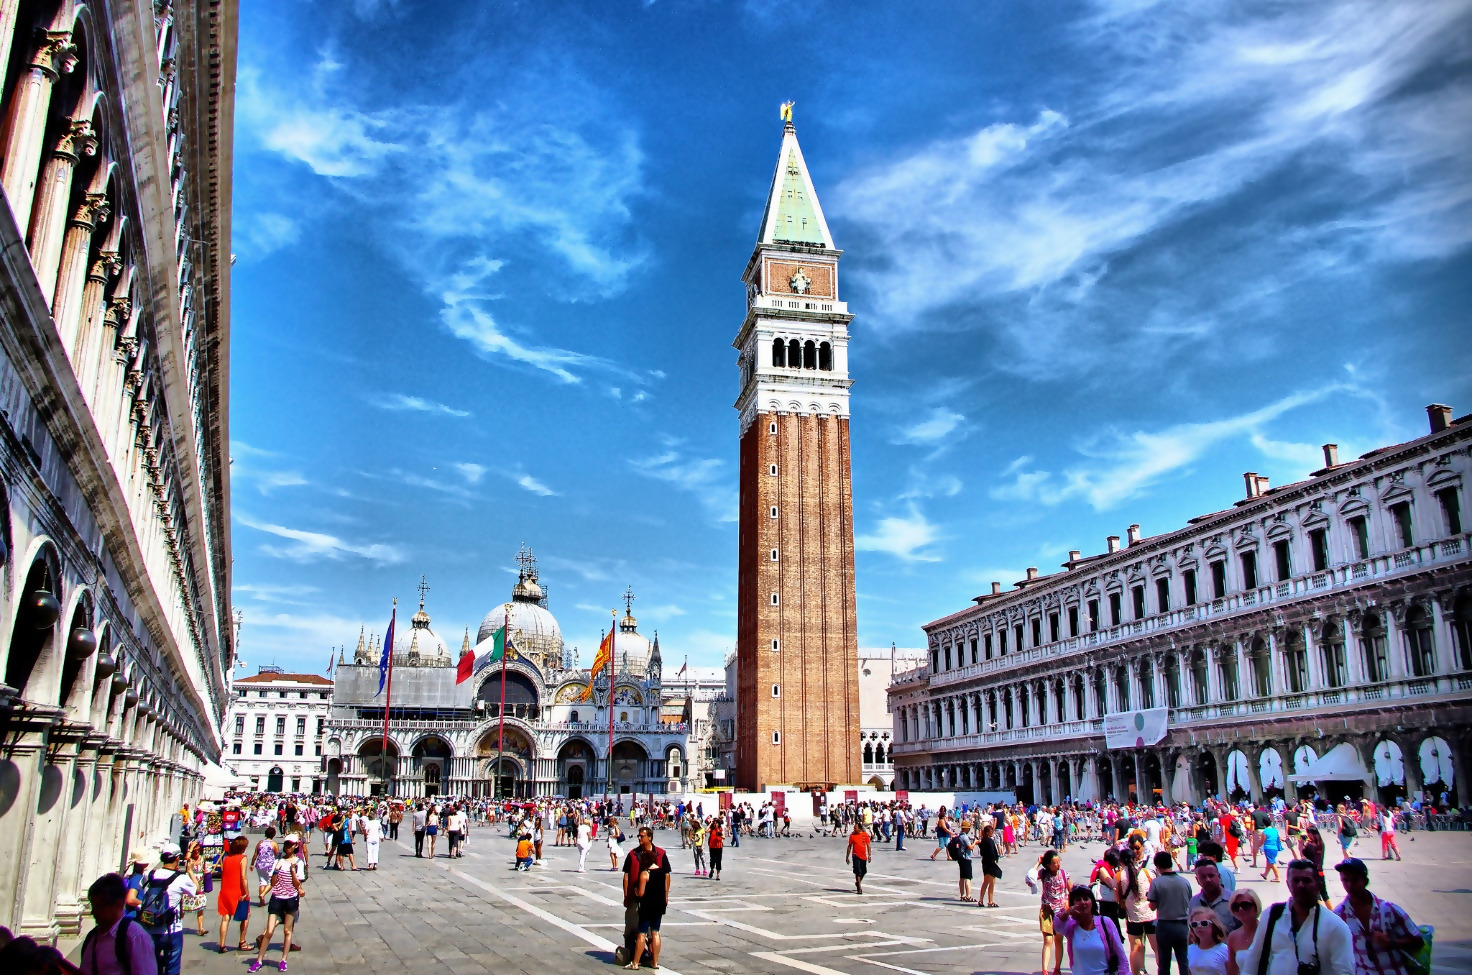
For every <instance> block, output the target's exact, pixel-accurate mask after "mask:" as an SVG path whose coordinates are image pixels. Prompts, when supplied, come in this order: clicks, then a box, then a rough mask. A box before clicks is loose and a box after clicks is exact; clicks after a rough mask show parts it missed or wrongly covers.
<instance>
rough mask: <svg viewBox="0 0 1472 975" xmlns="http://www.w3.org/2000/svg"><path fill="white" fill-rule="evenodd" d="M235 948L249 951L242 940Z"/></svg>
mask: <svg viewBox="0 0 1472 975" xmlns="http://www.w3.org/2000/svg"><path fill="white" fill-rule="evenodd" d="M235 950H236V951H250V949H249V948H248V947H246V944H245V942H244V941H242V942H241V943H240V944H238V945H236V946H235Z"/></svg>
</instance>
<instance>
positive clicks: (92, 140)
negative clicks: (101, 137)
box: [52, 118, 97, 196]
mask: <svg viewBox="0 0 1472 975" xmlns="http://www.w3.org/2000/svg"><path fill="white" fill-rule="evenodd" d="M52 152H53V153H54V154H55V155H58V156H61V157H62V158H63V159H70V160H71V161H72V162H76V161H77V160H78V159H80V158H81V157H83V156H95V155H97V133H96V132H94V131H92V120H91V119H85V118H84V119H75V118H74V119H72V120H71V122H70V124H68V125H67V127H66V130H65V131H64V132H62V133H61V137H60V138H59V139H57V140H56V148H54V149H52ZM88 195H89V196H91V195H92V194H88Z"/></svg>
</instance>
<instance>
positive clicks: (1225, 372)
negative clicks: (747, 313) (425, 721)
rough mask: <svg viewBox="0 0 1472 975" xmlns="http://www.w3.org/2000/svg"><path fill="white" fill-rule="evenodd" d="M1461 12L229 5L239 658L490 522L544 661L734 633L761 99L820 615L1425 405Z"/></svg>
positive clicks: (690, 645)
mask: <svg viewBox="0 0 1472 975" xmlns="http://www.w3.org/2000/svg"><path fill="white" fill-rule="evenodd" d="M1469 38H1472V14H1469V6H1468V4H1467V3H1465V2H1431V0H1427V2H1420V3H1393V2H1383V0H1382V2H1365V3H1357V2H1336V0H1323V2H1319V3H1314V4H1279V3H1256V4H1255V3H1212V2H1198V3H1190V4H1179V3H1164V2H1162V3H1151V2H1148V0H1115V2H1098V3H1061V2H1060V3H1047V4H1003V3H978V2H961V3H954V4H948V3H939V2H937V3H925V4H887V3H852V2H848V3H831V4H830V3H822V2H807V3H802V4H789V3H775V2H768V0H748V2H745V3H739V2H731V3H723V2H716V0H685V2H671V0H659V2H655V3H640V2H634V0H599V2H589V3H582V4H578V3H557V2H538V3H491V2H485V3H463V4H452V3H448V2H445V3H424V4H416V3H411V2H409V0H399V2H390V0H380V2H369V0H357V2H330V3H329V2H307V0H296V2H292V0H261V2H255V3H249V4H244V5H242V10H241V41H240V65H239V89H238V94H237V106H236V136H235V187H234V191H235V215H234V251H235V254H236V256H237V263H236V265H235V269H234V295H233V303H232V309H233V310H232V315H233V319H232V329H233V332H232V350H231V363H232V373H231V438H232V456H233V475H234V554H235V600H236V605H237V606H239V607H240V608H241V609H242V611H243V613H244V617H245V627H244V630H243V631H242V634H241V654H242V657H243V658H244V659H245V660H246V661H248V662H249V663H250V665H251V668H252V670H253V669H254V666H255V665H257V664H262V663H270V662H272V661H274V662H276V663H278V664H281V665H284V666H288V667H299V668H303V669H306V670H309V671H320V670H322V669H323V668H324V667H325V666H326V663H327V656H328V653H329V649H330V647H332V646H334V645H337V644H341V643H348V644H349V645H350V649H351V644H352V643H353V642H355V641H356V638H357V634H358V629H359V626H360V625H362V624H364V623H366V624H367V625H368V626H369V628H370V629H377V630H379V631H380V632H381V631H382V629H383V627H384V624H385V623H386V621H387V616H388V608H389V602H390V599H391V598H392V597H393V596H398V597H399V599H400V602H401V603H405V602H409V601H410V600H411V599H412V597H413V595H414V586H415V584H416V583H417V582H418V580H419V577H420V575H421V574H424V575H427V576H428V577H429V583H430V585H431V587H432V590H431V592H430V594H429V610H430V612H431V614H432V616H433V618H434V624H435V628H436V629H437V630H438V631H439V632H440V634H441V635H442V636H443V637H444V638H445V639H446V640H447V641H448V642H449V643H450V644H451V646H452V648H458V646H459V645H460V636H461V633H462V630H463V628H464V627H465V626H470V628H471V629H472V630H474V629H475V626H476V624H477V623H478V622H479V620H480V618H481V617H482V616H483V615H484V614H485V613H486V612H487V611H488V610H489V609H490V608H491V607H493V606H495V605H497V604H499V603H500V602H501V601H503V600H504V599H505V598H507V596H508V595H509V590H510V585H511V583H512V582H513V581H514V570H515V565H516V563H515V558H514V557H515V554H516V551H517V549H518V547H519V546H520V545H521V544H522V543H526V544H528V545H530V546H532V547H533V548H534V550H535V551H536V554H537V556H538V557H539V559H540V561H541V566H542V573H543V579H544V581H545V582H546V583H547V584H548V587H549V590H550V601H551V608H552V610H553V612H554V613H555V614H556V615H557V616H558V618H559V620H560V622H561V624H562V627H563V631H564V636H565V638H566V639H567V641H568V642H569V644H573V645H577V646H579V647H580V648H581V649H582V651H583V659H584V660H586V659H587V653H588V651H589V650H590V648H592V647H593V646H594V645H595V644H596V642H597V639H598V633H599V629H600V627H601V626H603V625H606V622H607V619H608V609H609V607H611V606H613V605H615V604H616V603H617V601H618V595H619V593H621V592H622V591H623V590H624V587H625V586H629V585H632V586H633V587H634V589H635V591H636V593H637V594H638V596H639V601H638V603H637V604H636V605H635V612H636V614H637V615H638V616H639V617H640V621H641V628H642V629H643V630H644V631H645V632H646V634H647V633H649V632H650V631H652V630H654V629H658V630H659V632H660V637H661V644H662V647H663V648H664V650H665V659H666V661H670V660H676V661H678V660H681V659H683V658H684V657H685V656H687V655H688V657H689V659H690V661H691V663H693V664H718V663H719V662H720V660H721V656H722V654H723V652H724V651H725V650H726V649H728V648H729V647H731V646H732V643H733V640H734V630H735V585H736V576H735V545H736V523H735V512H736V465H737V441H736V436H737V427H736V423H737V418H736V414H735V411H734V410H733V409H732V407H731V404H732V402H733V401H734V399H735V396H736V393H737V371H736V366H735V351H734V350H733V349H732V348H731V347H730V342H731V340H732V338H733V337H734V335H735V333H736V330H737V328H738V327H739V325H740V322H741V317H742V314H743V311H744V290H743V287H742V284H741V280H740V276H741V272H742V269H743V268H744V266H745V263H746V261H747V259H748V258H749V257H750V255H751V251H752V247H753V243H754V241H755V238H756V234H757V230H758V227H757V224H758V222H759V219H760V215H761V209H762V205H763V203H764V199H765V194H766V191H767V188H768V184H769V181H770V179H771V174H772V170H773V167H774V165H775V161H776V154H777V149H778V145H779V142H780V138H781V123H780V122H779V120H778V117H777V106H778V104H779V103H780V102H781V101H783V100H785V99H793V100H795V101H796V121H797V126H798V133H799V138H800V139H801V141H802V144H803V149H804V154H805V155H806V157H807V160H808V164H809V166H810V168H811V170H812V173H813V177H814V181H815V183H816V186H817V190H818V194H819V197H820V199H821V200H822V202H823V206H824V210H825V213H826V215H827V217H828V221H829V224H830V226H831V227H832V230H833V234H834V236H835V238H836V240H837V243H838V245H839V246H840V247H841V248H844V249H845V256H844V258H843V265H842V268H843V271H842V278H841V287H842V288H843V291H844V297H845V298H846V299H847V300H848V302H849V305H850V310H851V311H853V312H855V313H856V315H857V317H856V318H855V321H854V324H853V326H852V334H853V340H852V346H851V352H850V365H851V369H852V371H853V375H854V378H855V386H854V397H853V422H852V437H853V458H854V471H853V473H854V498H855V531H856V536H857V548H858V565H857V572H858V590H859V592H858V598H859V637H860V643H861V644H863V645H865V646H875V645H886V644H888V643H890V642H891V641H895V642H898V643H899V645H901V646H906V645H910V646H916V645H919V644H920V642H921V633H920V631H919V626H920V624H922V623H924V622H926V621H928V620H930V619H933V618H935V617H937V616H940V615H943V614H945V613H948V612H952V611H954V610H957V609H960V608H962V607H964V606H965V605H966V604H967V603H968V601H969V599H970V598H971V597H972V596H974V595H976V594H978V593H980V592H982V591H984V590H986V589H987V588H988V586H989V583H990V582H991V580H994V579H995V580H999V581H1001V582H1002V583H1003V584H1004V585H1008V586H1010V584H1011V583H1012V582H1013V581H1014V580H1016V579H1019V578H1021V577H1022V574H1023V571H1024V569H1025V568H1026V567H1027V566H1030V565H1036V566H1040V567H1042V568H1043V570H1044V571H1048V570H1049V569H1050V568H1052V567H1056V565H1057V564H1058V563H1059V562H1060V561H1061V560H1063V559H1065V558H1066V557H1067V552H1068V550H1069V549H1074V548H1077V549H1080V550H1082V551H1084V552H1085V553H1093V552H1098V551H1102V550H1103V548H1104V539H1105V536H1106V535H1123V534H1124V529H1125V527H1126V526H1127V525H1129V524H1131V523H1135V522H1138V523H1139V524H1140V525H1141V526H1142V528H1143V531H1144V533H1145V534H1147V535H1149V534H1154V533H1158V532H1162V531H1168V530H1171V529H1174V528H1176V527H1179V526H1180V525H1181V524H1183V523H1184V521H1185V519H1187V518H1189V517H1192V516H1194V515H1197V514H1201V513H1204V512H1208V511H1215V510H1219V509H1220V508H1223V507H1226V506H1227V505H1229V504H1230V503H1231V502H1233V501H1235V500H1237V499H1238V498H1239V497H1240V495H1241V492H1242V480H1241V473H1242V472H1243V471H1247V470H1253V471H1258V472H1262V473H1266V474H1268V475H1269V476H1270V477H1271V478H1272V482H1273V483H1274V484H1280V483H1283V482H1286V481H1290V480H1296V479H1298V478H1301V477H1303V476H1304V475H1305V474H1306V473H1307V472H1309V471H1311V470H1314V469H1315V468H1317V467H1319V466H1320V464H1321V460H1320V457H1321V454H1320V450H1319V445H1320V444H1322V443H1325V442H1337V443H1338V444H1340V449H1341V454H1342V455H1346V456H1350V455H1356V454H1358V453H1361V452H1363V451H1365V450H1369V449H1371V448H1373V447H1376V446H1380V445H1383V444H1386V443H1391V442H1396V441H1399V440H1405V439H1409V438H1411V437H1414V436H1418V435H1419V434H1420V433H1421V432H1422V431H1423V430H1424V429H1425V417H1424V413H1423V412H1422V407H1424V406H1425V404H1427V403H1431V402H1446V403H1451V404H1452V405H1453V406H1454V407H1456V408H1457V411H1458V413H1459V414H1460V413H1463V412H1467V411H1468V410H1469V409H1472V380H1469V377H1472V342H1469V341H1468V336H1469V334H1472V329H1469V327H1468V323H1469V312H1472V259H1469V249H1468V244H1469V242H1472V169H1469V167H1468V165H1467V159H1468V158H1472V126H1469V125H1468V124H1467V120H1468V118H1469V117H1472V54H1469V52H1472V40H1469Z"/></svg>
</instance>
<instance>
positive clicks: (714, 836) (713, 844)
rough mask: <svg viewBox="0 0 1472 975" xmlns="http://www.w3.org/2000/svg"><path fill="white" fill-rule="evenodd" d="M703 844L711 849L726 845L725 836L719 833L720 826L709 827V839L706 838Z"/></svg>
mask: <svg viewBox="0 0 1472 975" xmlns="http://www.w3.org/2000/svg"><path fill="white" fill-rule="evenodd" d="M705 845H706V846H708V847H710V848H711V849H712V850H719V849H720V848H721V847H723V846H725V845H726V838H725V837H724V836H722V835H721V828H720V827H719V826H712V827H711V828H710V839H708V840H706V842H705Z"/></svg>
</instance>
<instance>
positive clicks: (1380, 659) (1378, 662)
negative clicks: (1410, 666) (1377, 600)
mask: <svg viewBox="0 0 1472 975" xmlns="http://www.w3.org/2000/svg"><path fill="white" fill-rule="evenodd" d="M1360 634H1361V640H1360V643H1361V645H1362V647H1363V649H1364V653H1365V680H1367V681H1369V682H1370V683H1372V684H1378V683H1379V682H1381V681H1383V680H1385V679H1386V677H1388V676H1389V674H1390V668H1389V666H1388V665H1387V661H1386V659H1385V623H1384V622H1383V621H1382V620H1381V619H1380V616H1379V615H1378V614H1376V613H1366V614H1365V621H1364V624H1363V625H1362V626H1361V628H1360Z"/></svg>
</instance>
